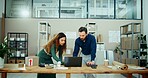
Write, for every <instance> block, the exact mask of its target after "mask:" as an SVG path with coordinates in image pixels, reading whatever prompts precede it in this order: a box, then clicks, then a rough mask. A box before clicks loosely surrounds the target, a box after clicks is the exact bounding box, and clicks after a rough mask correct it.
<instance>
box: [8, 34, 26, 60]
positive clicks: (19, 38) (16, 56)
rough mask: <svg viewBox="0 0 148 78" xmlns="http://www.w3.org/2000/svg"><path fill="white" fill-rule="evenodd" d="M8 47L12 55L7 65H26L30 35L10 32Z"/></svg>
mask: <svg viewBox="0 0 148 78" xmlns="http://www.w3.org/2000/svg"><path fill="white" fill-rule="evenodd" d="M7 37H8V47H10V48H11V55H10V56H8V57H7V58H8V59H7V63H25V57H26V56H28V33H16V32H8V33H7Z"/></svg>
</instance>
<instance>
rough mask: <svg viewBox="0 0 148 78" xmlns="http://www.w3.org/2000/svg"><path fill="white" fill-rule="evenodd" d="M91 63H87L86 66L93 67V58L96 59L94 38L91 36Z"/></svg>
mask: <svg viewBox="0 0 148 78" xmlns="http://www.w3.org/2000/svg"><path fill="white" fill-rule="evenodd" d="M91 40H92V41H91V45H90V47H91V61H89V62H87V65H93V64H95V61H94V60H95V57H96V45H97V44H96V39H95V37H94V36H93V38H92V39H91Z"/></svg>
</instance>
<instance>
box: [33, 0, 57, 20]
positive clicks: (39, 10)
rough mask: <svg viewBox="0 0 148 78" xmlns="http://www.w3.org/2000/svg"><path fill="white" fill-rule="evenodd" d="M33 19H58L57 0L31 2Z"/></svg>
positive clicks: (34, 0) (35, 0)
mask: <svg viewBox="0 0 148 78" xmlns="http://www.w3.org/2000/svg"><path fill="white" fill-rule="evenodd" d="M33 17H40V18H59V0H33Z"/></svg>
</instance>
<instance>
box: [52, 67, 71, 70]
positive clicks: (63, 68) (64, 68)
mask: <svg viewBox="0 0 148 78" xmlns="http://www.w3.org/2000/svg"><path fill="white" fill-rule="evenodd" d="M54 69H62V70H66V69H68V67H56V68H54Z"/></svg>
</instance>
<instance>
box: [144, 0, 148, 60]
mask: <svg viewBox="0 0 148 78" xmlns="http://www.w3.org/2000/svg"><path fill="white" fill-rule="evenodd" d="M147 3H148V0H144V1H143V5H144V6H143V19H144V20H143V26H144V27H143V28H144V34H146V36H147V43H148V30H147V29H148V9H147V7H148V5H147ZM147 57H148V56H147ZM147 61H148V58H147Z"/></svg>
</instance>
